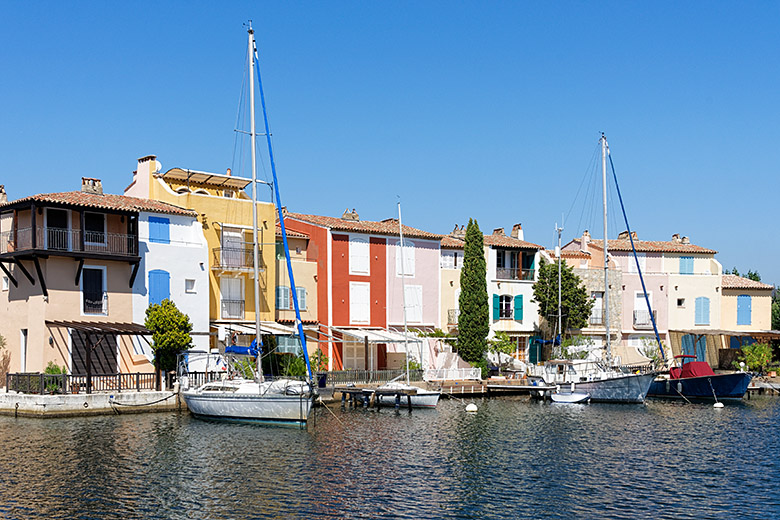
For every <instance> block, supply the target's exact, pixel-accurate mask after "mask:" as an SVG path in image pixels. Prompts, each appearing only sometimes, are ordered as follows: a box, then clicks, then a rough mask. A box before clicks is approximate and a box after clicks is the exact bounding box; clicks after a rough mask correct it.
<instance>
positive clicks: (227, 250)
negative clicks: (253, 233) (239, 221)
mask: <svg viewBox="0 0 780 520" xmlns="http://www.w3.org/2000/svg"><path fill="white" fill-rule="evenodd" d="M245 249H246V244H245V243H244V234H243V233H242V232H241V230H240V229H235V228H232V229H231V228H223V229H222V265H223V266H224V267H248V266H247V265H245V264H246V263H247V262H245V261H244V258H245V256H247V255H246V254H245V253H244V250H245Z"/></svg>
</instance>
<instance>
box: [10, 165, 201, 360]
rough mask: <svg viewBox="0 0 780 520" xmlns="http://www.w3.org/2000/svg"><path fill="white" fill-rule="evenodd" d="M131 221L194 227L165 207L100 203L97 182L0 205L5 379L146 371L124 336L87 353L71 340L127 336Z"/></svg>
mask: <svg viewBox="0 0 780 520" xmlns="http://www.w3.org/2000/svg"><path fill="white" fill-rule="evenodd" d="M4 195H5V194H4V193H2V196H4ZM141 214H144V215H146V216H148V217H147V218H150V217H151V216H155V217H159V218H165V219H182V220H187V219H189V220H190V221H194V218H195V213H194V212H192V211H188V210H185V209H182V208H179V207H176V206H173V205H171V204H165V203H161V202H158V201H153V200H148V199H142V198H136V197H123V196H120V195H109V194H103V188H102V183H101V182H100V180H98V179H89V178H84V179H82V190H81V191H74V192H64V193H49V194H39V195H33V196H31V197H26V198H23V199H19V200H16V201H13V202H6V203H3V204H0V268H1V269H2V272H3V279H2V292H1V293H0V309H2V312H3V319H2V320H0V334H2V335H3V337H5V339H6V341H7V348H8V349H9V351H10V352H11V366H10V371H11V372H43V371H44V369H45V368H46V366H47V365H48V364H49V363H50V362H51V363H54V364H56V365H58V366H61V367H62V366H64V367H65V369H66V370H67V372H68V373H70V374H85V373H87V367H88V366H89V367H90V368H91V371H92V373H105V374H112V373H118V372H151V371H153V367H152V365H151V363H150V362H149V359H148V357H146V356H145V355H144V354H143V353H142V352H138V351H136V350H135V348H134V346H133V342H132V341H131V340H130V339H129V338H128V337H127V336H125V335H122V334H107V335H105V336H104V337H103V339H102V340H101V341H100V342H99V344H98V345H97V346H95V348H94V349H88V348H87V346H86V342H87V341H89V340H88V339H86V340H85V338H84V336H82V335H81V333H80V332H79V331H78V330H77V328H78V327H79V326H81V325H84V324H87V325H89V326H91V327H94V328H101V327H102V328H105V329H113V330H121V329H125V330H127V329H129V328H132V327H130V325H132V322H133V321H135V313H134V308H133V305H134V301H133V287H135V283H136V280H137V279H138V276H139V271H140V267H141V262H142V255H143V252H142V251H141V247H140V244H141V241H140V234H139V222H140V215H141ZM141 323H142V321H141ZM88 360H89V361H88Z"/></svg>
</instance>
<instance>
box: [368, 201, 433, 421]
mask: <svg viewBox="0 0 780 520" xmlns="http://www.w3.org/2000/svg"><path fill="white" fill-rule="evenodd" d="M398 235H399V237H400V242H399V252H400V255H401V293H402V294H401V299H402V303H403V308H404V353H405V355H406V370H405V371H404V374H402V375H400V376H398V377H397V378H395V379H394V380H392V381H390V382H388V383H385V384H384V385H382V386H380V387H379V388H380V389H382V390H399V391H404V392H410V391H411V392H413V393H412V394H410V395H409V399H410V400H411V405H412V407H413V408H435V407H436V405H437V404H438V402H439V397H441V392H440V391H437V390H428V389H426V388H420V387H418V386H414V385H412V384H411V381H410V380H409V330H408V327H407V324H406V273H405V272H404V269H405V266H404V264H405V258H404V229H403V223H402V222H401V203H400V202H398ZM420 354H421V356H420V357H421V359H420V361H422V352H421V353H420ZM404 375H405V376H406V381H405V382H404V381H399V379H401V378H403V377H404ZM379 399H380V402H381V403H382V404H384V405H389V404H392V403H394V402H395V396H394V395H380V396H379Z"/></svg>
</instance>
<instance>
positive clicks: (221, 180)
mask: <svg viewBox="0 0 780 520" xmlns="http://www.w3.org/2000/svg"><path fill="white" fill-rule="evenodd" d="M162 178H164V179H176V180H177V181H181V182H194V183H196V184H211V185H214V186H226V187H229V188H236V189H239V190H243V189H244V188H246V187H247V186H248V185H249V184H251V183H252V179H247V178H245V177H234V176H232V175H225V174H222V173H209V172H199V171H195V170H185V169H183V168H173V169H171V170H168V171H167V172H165V173H163V174H162Z"/></svg>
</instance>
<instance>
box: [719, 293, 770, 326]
mask: <svg viewBox="0 0 780 520" xmlns="http://www.w3.org/2000/svg"><path fill="white" fill-rule="evenodd" d="M742 294H745V295H748V296H750V307H751V308H750V311H751V312H750V325H737V298H738V297H739V296H740V295H742ZM721 327H722V328H723V329H725V330H751V331H755V330H770V329H771V328H772V291H771V290H755V289H753V290H749V289H723V298H722V300H721Z"/></svg>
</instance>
